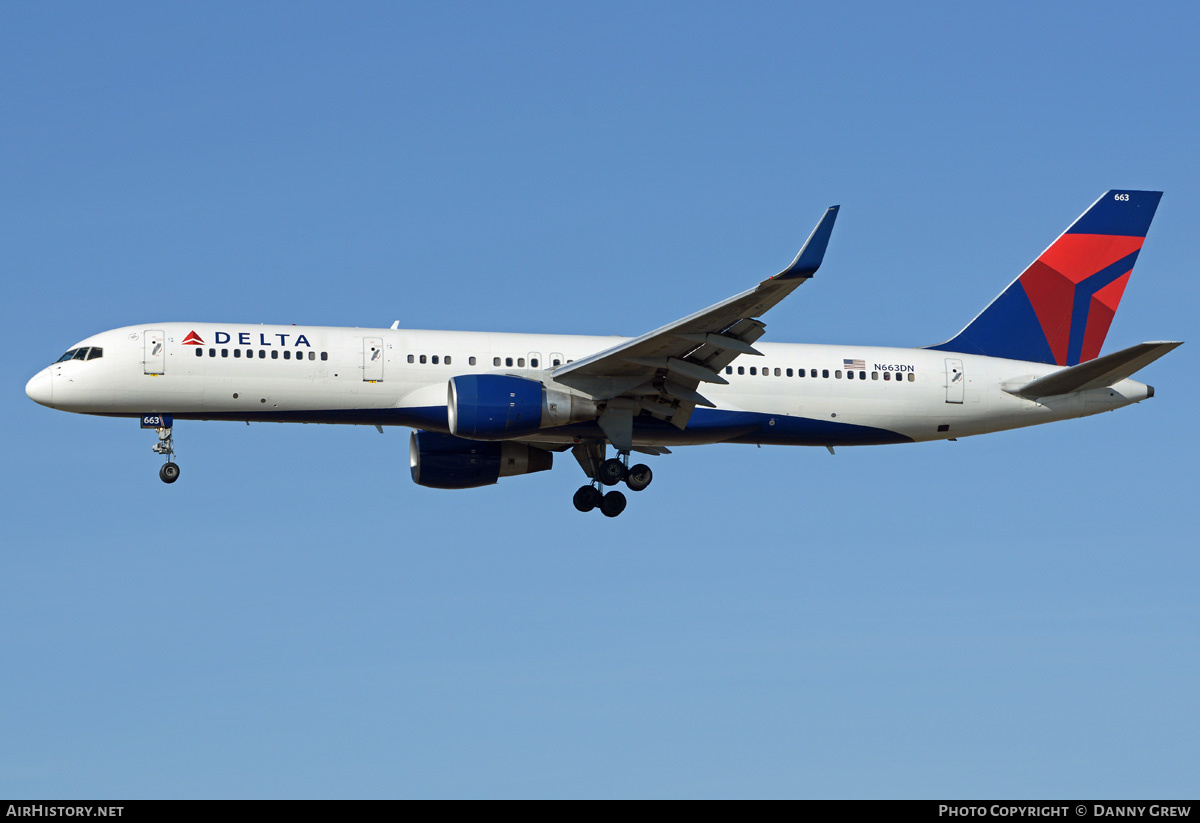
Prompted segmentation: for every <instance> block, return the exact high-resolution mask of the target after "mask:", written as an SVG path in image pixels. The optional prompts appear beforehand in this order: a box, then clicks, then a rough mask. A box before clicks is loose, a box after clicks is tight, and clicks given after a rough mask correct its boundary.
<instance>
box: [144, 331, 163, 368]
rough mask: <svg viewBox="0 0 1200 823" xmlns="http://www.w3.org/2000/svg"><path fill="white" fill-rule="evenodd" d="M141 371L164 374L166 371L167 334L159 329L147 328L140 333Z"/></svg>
mask: <svg viewBox="0 0 1200 823" xmlns="http://www.w3.org/2000/svg"><path fill="white" fill-rule="evenodd" d="M142 345H143V346H144V348H143V354H142V372H143V373H144V374H165V373H166V371H167V336H166V335H165V334H163V333H162V332H161V331H157V330H153V329H147V330H146V331H145V332H143V333H142Z"/></svg>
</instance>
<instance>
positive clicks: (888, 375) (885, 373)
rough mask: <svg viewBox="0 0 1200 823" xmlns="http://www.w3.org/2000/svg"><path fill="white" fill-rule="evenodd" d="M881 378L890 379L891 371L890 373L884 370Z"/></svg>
mask: <svg viewBox="0 0 1200 823" xmlns="http://www.w3.org/2000/svg"><path fill="white" fill-rule="evenodd" d="M883 379H884V380H891V379H892V373H891V372H890V371H885V372H884V373H883Z"/></svg>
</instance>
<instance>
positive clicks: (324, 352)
mask: <svg viewBox="0 0 1200 823" xmlns="http://www.w3.org/2000/svg"><path fill="white" fill-rule="evenodd" d="M321 359H322V360H328V359H329V352H327V351H323V352H321Z"/></svg>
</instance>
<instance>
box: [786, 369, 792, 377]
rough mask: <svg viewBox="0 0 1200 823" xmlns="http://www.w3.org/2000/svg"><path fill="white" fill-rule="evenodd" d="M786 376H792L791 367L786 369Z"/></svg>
mask: <svg viewBox="0 0 1200 823" xmlns="http://www.w3.org/2000/svg"><path fill="white" fill-rule="evenodd" d="M787 376H788V377H791V376H792V370H791V369H788V370H787Z"/></svg>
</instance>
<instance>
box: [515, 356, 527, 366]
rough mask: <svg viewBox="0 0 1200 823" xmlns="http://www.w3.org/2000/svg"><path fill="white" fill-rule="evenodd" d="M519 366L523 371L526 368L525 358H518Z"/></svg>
mask: <svg viewBox="0 0 1200 823" xmlns="http://www.w3.org/2000/svg"><path fill="white" fill-rule="evenodd" d="M517 365H518V366H519V367H520V368H522V369H523V368H525V358H524V357H518V358H517Z"/></svg>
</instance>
